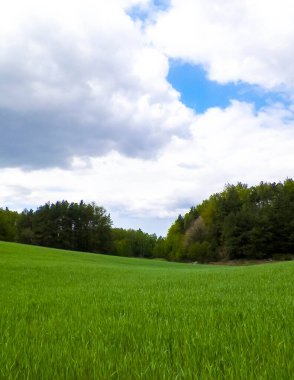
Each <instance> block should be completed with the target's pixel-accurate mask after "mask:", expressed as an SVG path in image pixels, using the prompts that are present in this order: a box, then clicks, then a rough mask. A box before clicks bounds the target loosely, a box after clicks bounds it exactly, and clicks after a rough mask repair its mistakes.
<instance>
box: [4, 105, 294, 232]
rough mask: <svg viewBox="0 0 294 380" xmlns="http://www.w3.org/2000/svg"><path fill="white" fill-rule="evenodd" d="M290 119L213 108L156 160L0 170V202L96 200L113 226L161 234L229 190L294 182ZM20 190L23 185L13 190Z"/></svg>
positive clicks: (282, 113)
mask: <svg viewBox="0 0 294 380" xmlns="http://www.w3.org/2000/svg"><path fill="white" fill-rule="evenodd" d="M290 116H292V121H290ZM293 116H294V115H293V114H290V113H289V111H287V110H285V109H283V108H279V109H276V110H274V112H273V109H272V108H269V109H264V110H261V111H260V112H259V113H256V112H255V111H254V109H253V107H251V106H250V105H248V104H246V103H239V102H233V103H232V104H231V106H229V107H228V108H227V109H224V110H221V109H219V108H212V109H210V110H208V111H207V112H206V113H205V114H203V115H200V116H198V117H197V120H196V121H195V122H194V123H193V124H192V125H191V126H190V133H191V138H190V139H185V138H181V137H174V138H173V139H172V141H171V142H170V143H169V144H168V145H167V146H166V147H165V149H164V150H163V152H162V154H161V155H160V157H158V158H157V159H156V160H152V161H150V160H148V161H147V160H143V159H140V158H129V157H126V156H123V155H121V154H119V153H117V152H110V153H108V154H107V155H106V156H104V157H100V158H93V159H91V160H90V162H89V160H88V159H86V161H83V159H81V158H75V159H74V161H73V169H72V170H62V169H51V170H47V171H42V170H36V171H30V172H24V171H22V170H20V169H6V170H2V171H1V172H0V174H1V178H2V191H1V189H0V193H1V194H2V196H1V199H0V201H1V203H2V204H5V205H8V206H11V207H13V208H15V207H16V204H17V202H16V200H17V199H19V201H18V202H19V206H20V207H24V206H25V205H27V206H29V207H32V206H34V207H35V206H37V205H39V204H42V203H44V202H45V201H48V200H51V201H56V200H60V199H64V198H65V199H68V200H69V201H78V200H80V199H84V200H86V201H92V200H94V201H96V202H97V203H98V204H102V205H104V206H105V207H106V208H107V209H108V210H109V211H110V213H111V214H112V215H114V219H115V220H117V221H119V220H122V219H123V218H126V217H128V218H129V220H131V219H130V218H135V219H133V220H134V221H135V223H136V225H133V227H134V228H136V227H139V226H140V220H141V221H143V220H145V222H146V221H149V227H148V228H149V232H152V228H153V231H154V232H161V233H162V232H163V229H162V228H163V227H161V228H159V227H158V224H160V223H159V221H160V220H162V221H164V220H168V221H170V220H171V219H173V218H175V217H176V216H177V215H178V214H179V213H183V212H186V211H187V210H188V209H189V207H190V206H193V205H195V204H197V203H199V202H201V201H202V200H203V199H205V198H206V197H208V196H209V195H211V194H212V193H214V192H218V191H221V190H222V189H223V186H224V185H225V184H226V183H236V182H238V181H241V182H245V183H248V184H249V185H254V184H257V183H259V182H260V181H261V180H263V181H279V180H283V179H285V178H286V177H287V176H293V162H294V153H293V146H294V134H293V128H294V121H293ZM20 183H21V184H24V183H26V184H27V185H26V187H25V188H24V187H21V188H19V191H18V189H17V186H19V184H20ZM12 190H13V191H14V195H13V196H11V191H12ZM17 194H19V196H18V197H17ZM124 223H126V221H125V220H124ZM126 225H128V226H130V224H128V223H127V224H126ZM166 228H167V225H165V231H166Z"/></svg>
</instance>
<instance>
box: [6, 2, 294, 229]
mask: <svg viewBox="0 0 294 380" xmlns="http://www.w3.org/2000/svg"><path fill="white" fill-rule="evenodd" d="M0 4H1V13H0V178H1V181H0V207H9V208H10V209H12V210H18V211H21V210H23V209H24V208H28V209H30V208H33V209H35V208H37V207H38V206H39V205H41V204H44V203H45V202H47V201H50V202H56V201H57V200H63V199H66V200H68V201H70V202H78V201H80V200H81V199H83V200H84V201H86V202H91V201H95V202H96V203H97V204H98V205H102V206H104V207H105V208H106V210H107V211H108V212H109V213H110V214H111V217H112V220H113V223H114V226H115V227H123V228H134V229H138V228H141V229H142V230H144V231H146V232H149V233H156V234H158V235H165V234H166V232H167V230H168V228H169V227H170V225H171V223H172V222H173V221H174V220H175V218H176V217H177V216H178V215H179V214H180V213H181V214H183V213H185V212H187V211H188V210H189V208H190V207H191V206H194V205H197V204H199V203H201V202H202V201H203V200H204V199H205V198H207V197H209V195H211V194H213V193H215V192H220V191H222V190H223V188H224V186H225V185H226V184H228V183H231V184H235V183H237V182H242V183H247V184H248V185H256V184H258V183H259V182H260V181H275V182H278V181H283V180H284V179H286V178H287V177H288V178H293V177H294V149H293V148H294V65H293V56H294V28H293V19H294V5H293V2H292V1H290V0H279V1H276V0H270V1H269V0H259V1H253V0H223V1H221V2H220V1H219V0H170V1H168V0H108V1H107V2H104V1H102V0H83V1H82V0H70V1H69V0H58V1H57V0H50V1H48V0H10V1H9V2H7V1H4V0H0Z"/></svg>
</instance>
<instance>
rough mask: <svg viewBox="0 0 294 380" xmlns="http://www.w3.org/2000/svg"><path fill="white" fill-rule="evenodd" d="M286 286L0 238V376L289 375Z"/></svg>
mask: <svg viewBox="0 0 294 380" xmlns="http://www.w3.org/2000/svg"><path fill="white" fill-rule="evenodd" d="M293 279H294V263H293V262H286V263H278V264H266V265H257V266H248V267H224V266H205V265H191V264H176V263H167V262H164V261H157V260H154V261H152V260H143V259H129V258H118V257H112V256H102V255H94V254H85V253H76V252H66V251H59V250H54V249H47V248H40V247H31V246H25V245H18V244H12V243H2V242H0V378H1V379H5V380H6V379H50V380H53V379H54V380H55V379H127V380H129V379H158V380H164V379H234V380H237V379H246V380H247V379H277V380H282V379H287V380H288V379H294V291H293Z"/></svg>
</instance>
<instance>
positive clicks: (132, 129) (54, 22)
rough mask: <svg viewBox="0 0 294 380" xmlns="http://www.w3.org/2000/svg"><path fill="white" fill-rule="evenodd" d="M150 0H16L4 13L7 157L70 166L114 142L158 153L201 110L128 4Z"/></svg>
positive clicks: (135, 152)
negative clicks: (172, 79) (185, 98)
mask: <svg viewBox="0 0 294 380" xmlns="http://www.w3.org/2000/svg"><path fill="white" fill-rule="evenodd" d="M135 3H142V4H144V3H146V1H141V2H140V1H122V0H121V1H120V0H116V1H114V0H112V1H110V2H107V3H105V2H95V1H90V0H86V1H81V0H79V1H78V0H76V1H74V2H69V1H65V0H63V1H58V2H57V1H51V2H49V1H38V2H36V1H28V0H25V1H23V2H19V1H16V0H14V1H11V2H9V3H7V4H6V5H5V7H4V9H3V11H2V12H1V15H0V36H1V39H0V41H1V43H0V52H1V54H0V78H1V80H0V119H1V124H0V129H1V134H2V137H3V138H2V140H1V141H0V152H1V153H0V155H1V161H0V165H1V166H2V167H5V166H25V167H50V166H53V167H54V166H59V167H64V166H66V165H68V163H69V161H70V160H71V158H72V157H73V156H74V155H78V156H79V155H80V156H85V155H88V156H100V155H103V154H105V153H107V152H109V151H110V150H112V149H115V150H117V151H120V152H122V153H123V154H126V155H129V156H141V157H150V156H152V155H154V154H156V152H157V151H158V149H160V148H161V147H162V146H163V145H164V144H165V143H166V142H167V141H168V139H169V138H170V134H182V133H185V130H186V129H187V125H188V124H189V123H190V121H191V120H192V119H193V117H194V115H193V112H192V111H191V110H189V109H187V108H186V107H185V106H184V105H183V104H182V103H181V102H180V101H179V94H178V93H177V92H176V91H175V90H174V89H173V88H172V87H171V85H170V84H169V83H168V82H167V80H166V75H167V72H168V60H167V58H166V57H165V55H164V54H163V53H162V52H160V51H158V50H157V49H155V48H154V47H152V46H151V45H150V44H149V43H148V41H146V37H145V36H144V35H143V33H142V30H141V27H140V25H138V24H137V23H135V22H134V21H133V20H132V19H131V18H130V17H129V16H128V14H127V13H126V9H127V8H129V7H130V6H132V5H134V4H135Z"/></svg>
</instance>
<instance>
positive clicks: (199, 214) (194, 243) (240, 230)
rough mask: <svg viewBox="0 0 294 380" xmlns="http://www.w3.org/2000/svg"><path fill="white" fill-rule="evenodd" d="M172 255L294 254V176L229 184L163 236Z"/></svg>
mask: <svg viewBox="0 0 294 380" xmlns="http://www.w3.org/2000/svg"><path fill="white" fill-rule="evenodd" d="M162 252H164V256H165V257H166V258H168V259H170V260H191V261H199V262H207V261H218V260H235V259H269V258H276V259H279V258H280V259H282V258H287V257H288V258H293V256H294V181H293V180H292V179H287V180H285V181H284V182H283V183H281V182H279V183H263V182H261V183H260V184H259V185H258V186H252V187H248V186H247V185H246V184H242V183H238V184H237V185H227V186H226V187H225V189H224V191H223V192H221V193H217V194H213V195H211V196H210V197H209V199H207V200H204V201H203V202H202V203H201V204H199V205H198V206H196V207H192V208H191V209H190V211H189V212H188V213H186V214H185V215H184V216H182V215H179V217H178V218H177V219H176V221H175V222H174V223H173V225H172V226H171V227H170V229H169V231H168V234H167V237H166V239H165V240H164V241H163V242H162Z"/></svg>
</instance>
